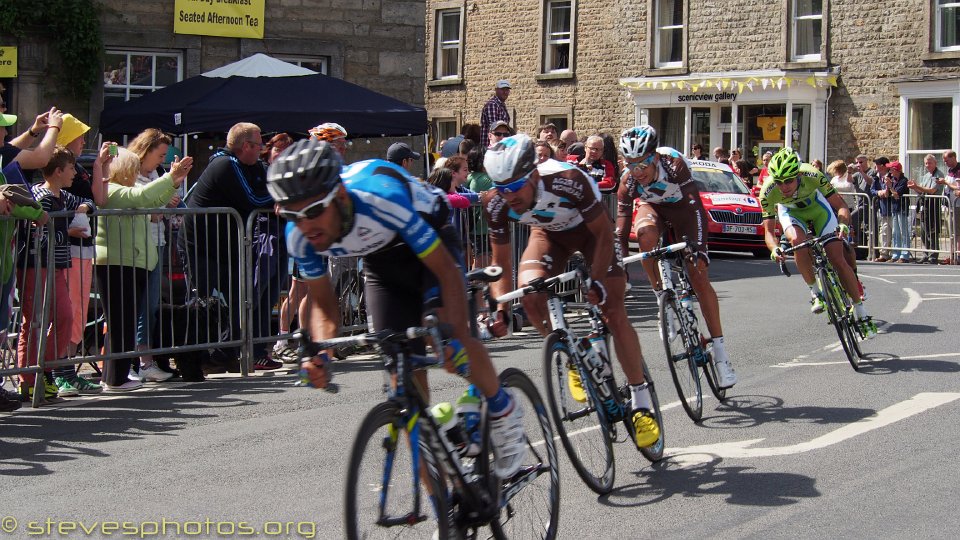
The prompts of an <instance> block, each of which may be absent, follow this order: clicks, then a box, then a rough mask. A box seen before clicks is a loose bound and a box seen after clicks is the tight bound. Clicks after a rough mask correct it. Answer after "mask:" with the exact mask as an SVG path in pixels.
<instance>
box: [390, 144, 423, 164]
mask: <svg viewBox="0 0 960 540" xmlns="http://www.w3.org/2000/svg"><path fill="white" fill-rule="evenodd" d="M411 158H412V159H420V154H419V153H417V152H414V151H413V149H412V148H410V145H409V144H407V143H402V142H398V143H393V144H391V145H390V148H387V161H392V162H393V163H396V164H400V163H403V160H405V159H411Z"/></svg>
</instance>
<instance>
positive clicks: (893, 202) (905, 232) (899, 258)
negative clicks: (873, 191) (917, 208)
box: [887, 161, 912, 263]
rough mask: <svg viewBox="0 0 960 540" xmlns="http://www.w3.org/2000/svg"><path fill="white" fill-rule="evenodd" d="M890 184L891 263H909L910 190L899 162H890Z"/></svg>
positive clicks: (888, 191) (888, 195)
mask: <svg viewBox="0 0 960 540" xmlns="http://www.w3.org/2000/svg"><path fill="white" fill-rule="evenodd" d="M889 168H890V172H889V182H887V185H888V187H887V201H888V202H889V205H890V207H889V210H890V226H891V233H892V235H891V236H892V237H893V238H892V239H891V244H892V246H893V249H892V250H891V257H890V261H891V262H896V263H908V262H912V261H911V257H910V252H909V251H907V249H908V248H909V247H910V230H909V223H908V219H907V218H908V216H909V213H910V201H909V200H908V199H907V194H908V193H910V188H908V187H907V176H906V175H905V174H903V164H902V163H900V162H899V161H891V162H890V166H889Z"/></svg>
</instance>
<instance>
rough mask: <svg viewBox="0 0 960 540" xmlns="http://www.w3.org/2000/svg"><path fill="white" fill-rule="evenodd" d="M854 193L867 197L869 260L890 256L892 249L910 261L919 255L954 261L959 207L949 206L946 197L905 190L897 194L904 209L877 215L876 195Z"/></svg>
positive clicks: (877, 201) (953, 262) (877, 200)
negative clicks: (889, 214) (904, 192)
mask: <svg viewBox="0 0 960 540" xmlns="http://www.w3.org/2000/svg"><path fill="white" fill-rule="evenodd" d="M857 195H858V197H862V198H868V199H869V200H868V204H867V208H868V209H869V211H868V214H869V225H868V229H867V232H868V234H869V236H868V244H867V247H868V255H867V257H868V258H869V259H871V260H873V259H875V258H877V257H880V256H882V257H884V258H886V259H890V258H891V257H892V256H893V252H894V251H896V252H897V253H898V255H902V254H903V253H907V254H908V256H909V258H910V259H912V260H917V259H918V258H920V257H922V256H926V257H933V256H935V257H936V258H937V259H939V260H947V259H949V260H950V262H951V263H952V264H957V262H958V261H957V254H958V253H957V228H958V217H960V214H958V211H960V208H958V207H955V206H952V205H951V204H950V199H949V198H948V197H946V196H945V195H926V194H924V195H918V194H915V193H909V194H907V195H905V196H903V197H901V204H902V205H903V206H902V207H905V208H907V211H906V212H900V213H899V215H891V216H881V215H880V203H881V200H880V199H879V198H877V197H868V196H867V195H864V194H857ZM898 219H899V220H901V221H900V222H899V223H897V222H896V220H898ZM897 233H899V236H898V234H897ZM895 243H896V244H895ZM895 247H896V248H895Z"/></svg>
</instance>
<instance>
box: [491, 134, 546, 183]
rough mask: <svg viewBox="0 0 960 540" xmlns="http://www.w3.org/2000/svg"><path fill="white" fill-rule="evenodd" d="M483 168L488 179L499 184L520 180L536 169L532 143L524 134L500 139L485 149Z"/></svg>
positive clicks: (535, 156)
mask: <svg viewBox="0 0 960 540" xmlns="http://www.w3.org/2000/svg"><path fill="white" fill-rule="evenodd" d="M483 168H484V169H486V171H487V174H488V175H490V179H491V180H493V181H494V182H496V183H498V184H501V183H504V182H507V181H510V180H515V179H517V178H520V177H522V176H524V175H526V174H527V173H529V172H530V171H532V170H534V169H535V168H537V154H536V152H534V149H533V141H531V140H530V137H529V136H528V135H527V134H525V133H519V134H517V135H513V136H512V137H507V138H505V139H502V140H501V141H500V142H498V143H497V144H495V145H493V146H491V147H490V148H488V149H487V153H486V154H485V155H484V157H483Z"/></svg>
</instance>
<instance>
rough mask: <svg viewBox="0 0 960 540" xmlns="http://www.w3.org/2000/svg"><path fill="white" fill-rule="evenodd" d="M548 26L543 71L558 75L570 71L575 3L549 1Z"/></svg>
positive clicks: (546, 9) (544, 45) (546, 8)
mask: <svg viewBox="0 0 960 540" xmlns="http://www.w3.org/2000/svg"><path fill="white" fill-rule="evenodd" d="M544 11H545V13H546V17H547V19H546V25H545V27H544V28H545V29H546V31H545V32H544V35H543V71H544V73H556V72H567V71H570V58H571V53H572V47H573V2H571V1H569V0H564V1H560V0H557V1H548V2H547V3H546V6H545V9H544Z"/></svg>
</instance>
